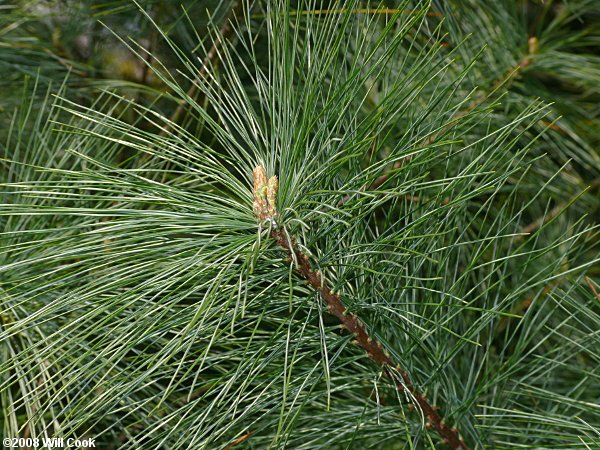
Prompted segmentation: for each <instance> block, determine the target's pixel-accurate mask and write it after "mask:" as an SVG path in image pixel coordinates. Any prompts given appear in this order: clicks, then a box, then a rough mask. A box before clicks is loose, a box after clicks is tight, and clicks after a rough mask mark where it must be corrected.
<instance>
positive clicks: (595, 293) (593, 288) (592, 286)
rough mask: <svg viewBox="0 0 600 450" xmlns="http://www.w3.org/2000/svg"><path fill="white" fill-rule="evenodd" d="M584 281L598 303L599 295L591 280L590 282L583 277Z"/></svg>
mask: <svg viewBox="0 0 600 450" xmlns="http://www.w3.org/2000/svg"><path fill="white" fill-rule="evenodd" d="M585 281H586V282H587V284H588V286H589V287H590V289H591V290H592V292H593V293H594V295H595V296H596V298H597V299H598V301H599V302H600V294H598V291H597V290H596V287H595V286H594V284H593V283H592V280H590V279H589V278H588V277H585Z"/></svg>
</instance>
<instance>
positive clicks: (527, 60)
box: [338, 37, 538, 206]
mask: <svg viewBox="0 0 600 450" xmlns="http://www.w3.org/2000/svg"><path fill="white" fill-rule="evenodd" d="M537 42H538V41H537V38H535V37H532V38H530V39H529V54H528V55H527V56H525V57H524V58H523V59H522V60H521V61H520V62H519V64H517V67H515V68H512V69H510V70H508V71H507V72H506V73H505V74H504V75H503V76H502V77H501V78H500V79H498V80H497V81H496V82H494V84H493V85H492V89H491V92H494V91H496V90H497V89H498V88H499V87H500V86H502V85H503V84H504V83H507V82H508V83H512V81H513V80H514V76H515V74H517V73H518V72H519V70H521V69H522V68H524V67H527V66H528V65H530V64H531V61H532V59H531V58H532V56H533V55H534V54H535V53H537ZM509 85H510V84H509ZM488 97H489V95H485V94H484V95H481V96H479V97H478V98H477V99H475V100H474V101H473V102H471V104H470V105H469V106H468V107H467V108H466V109H464V110H462V111H460V112H459V113H457V114H456V115H455V116H454V117H453V118H452V120H451V121H450V122H449V123H448V124H447V125H446V126H445V127H443V128H442V130H441V131H440V132H439V133H437V134H436V135H433V136H430V137H429V138H427V139H426V140H425V141H424V142H423V144H422V147H427V146H428V145H430V144H432V143H433V142H435V141H436V140H437V139H438V138H439V137H440V136H443V135H444V134H445V133H446V132H447V131H448V130H450V129H451V128H453V127H454V126H455V125H456V124H457V123H458V122H459V120H458V119H460V118H461V117H463V116H465V115H467V114H469V113H470V112H472V111H474V110H475V108H476V107H477V106H479V105H480V104H481V103H482V102H483V101H484V100H485V99H486V98H488ZM410 160H411V156H407V157H406V158H404V159H401V160H399V161H396V162H395V163H394V166H393V167H392V169H391V170H390V171H388V172H387V173H384V174H383V175H380V176H379V177H377V178H376V179H375V180H374V181H373V182H372V183H371V185H370V186H369V188H368V189H367V190H368V191H374V190H376V189H378V188H379V186H381V185H382V184H383V183H385V182H386V181H387V179H388V178H389V177H390V176H391V174H392V173H393V172H394V171H396V170H398V169H400V168H401V167H402V166H403V165H404V164H405V163H408V162H410ZM349 198H350V196H349V195H346V196H344V198H342V200H340V201H339V203H338V206H341V205H343V204H344V203H346V202H347V201H348V200H349Z"/></svg>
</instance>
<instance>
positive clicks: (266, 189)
mask: <svg viewBox="0 0 600 450" xmlns="http://www.w3.org/2000/svg"><path fill="white" fill-rule="evenodd" d="M253 176H254V203H253V205H252V209H253V210H254V215H255V216H256V218H257V219H258V220H259V221H261V222H262V221H263V220H265V219H269V220H272V219H273V218H274V217H275V216H276V215H277V189H278V188H279V182H278V180H277V176H276V175H275V176H272V177H271V178H270V179H269V180H267V171H266V170H265V168H264V166H263V165H262V164H260V165H258V166H256V168H255V169H254V171H253Z"/></svg>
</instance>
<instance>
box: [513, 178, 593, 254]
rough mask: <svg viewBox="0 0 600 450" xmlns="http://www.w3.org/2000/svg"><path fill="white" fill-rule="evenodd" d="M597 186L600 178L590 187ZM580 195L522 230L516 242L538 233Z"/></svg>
mask: <svg viewBox="0 0 600 450" xmlns="http://www.w3.org/2000/svg"><path fill="white" fill-rule="evenodd" d="M597 186H600V178H596V179H595V180H593V181H592V182H591V183H590V187H592V188H594V187H597ZM580 195H581V194H575V195H573V196H571V197H570V198H569V199H568V200H567V201H565V202H562V203H560V204H559V205H557V206H555V207H554V208H552V209H551V210H550V212H548V214H546V215H545V216H544V217H540V218H539V219H536V220H534V221H533V222H531V223H530V224H529V225H527V226H526V227H524V228H523V229H522V230H521V232H520V233H519V235H517V236H515V241H517V242H518V241H520V240H522V239H523V237H525V236H526V235H529V234H531V233H533V232H534V231H536V230H537V229H539V228H541V227H542V226H543V225H545V224H546V223H547V222H548V221H549V220H551V219H553V218H554V217H556V216H557V215H558V214H560V212H561V211H562V210H563V209H565V208H566V207H567V206H569V203H571V202H572V201H574V200H575V199H576V198H577V197H579V196H580Z"/></svg>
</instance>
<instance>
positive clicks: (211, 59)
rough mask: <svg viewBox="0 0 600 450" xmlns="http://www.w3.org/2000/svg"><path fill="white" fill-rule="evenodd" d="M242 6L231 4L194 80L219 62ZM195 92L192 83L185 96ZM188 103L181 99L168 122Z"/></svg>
mask: <svg viewBox="0 0 600 450" xmlns="http://www.w3.org/2000/svg"><path fill="white" fill-rule="evenodd" d="M243 6H244V2H243V1H236V2H235V3H234V4H233V5H232V7H231V11H230V12H229V14H228V15H227V17H226V18H225V22H224V23H223V26H222V27H221V30H220V32H219V35H218V36H217V37H216V39H215V40H214V41H213V44H212V47H211V48H210V50H209V51H208V53H207V54H206V56H205V57H204V59H203V60H202V68H201V69H200V73H198V76H197V77H196V80H200V79H201V78H203V77H204V76H205V75H206V73H207V71H208V68H209V67H216V65H217V64H218V63H219V61H220V58H218V56H219V50H220V49H221V47H223V43H224V41H225V40H227V38H228V37H229V36H231V34H232V33H233V23H232V22H233V20H234V19H235V18H237V17H240V16H241V14H242V10H243ZM197 94H198V84H197V83H193V84H192V86H191V87H190V89H189V90H188V92H187V96H188V98H195V97H196V95H197ZM188 104H189V102H188V101H187V100H185V99H183V100H182V101H181V103H180V104H179V105H178V106H177V108H176V109H175V111H174V112H173V114H172V115H171V118H170V122H169V123H177V122H179V120H180V118H181V115H182V114H183V111H184V110H185V107H186V106H188ZM169 123H167V124H166V125H165V127H164V128H163V130H162V131H161V132H160V135H161V136H166V135H167V134H168V133H169V131H170V128H171V127H170V125H169Z"/></svg>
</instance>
